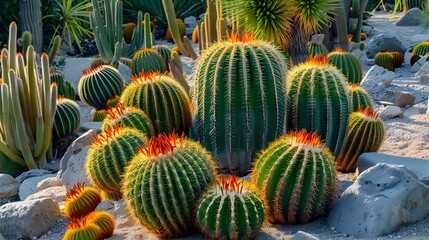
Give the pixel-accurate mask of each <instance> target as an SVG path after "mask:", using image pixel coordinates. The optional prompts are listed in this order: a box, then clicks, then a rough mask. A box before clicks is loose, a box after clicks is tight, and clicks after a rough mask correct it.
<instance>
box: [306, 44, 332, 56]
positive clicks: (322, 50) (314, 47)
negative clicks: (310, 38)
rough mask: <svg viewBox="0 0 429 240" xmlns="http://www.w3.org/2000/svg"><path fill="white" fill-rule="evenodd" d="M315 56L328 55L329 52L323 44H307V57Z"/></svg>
mask: <svg viewBox="0 0 429 240" xmlns="http://www.w3.org/2000/svg"><path fill="white" fill-rule="evenodd" d="M317 54H322V55H325V56H326V55H328V54H329V51H328V49H327V48H326V47H325V46H324V45H323V44H318V43H313V42H310V43H308V55H309V56H312V57H315V56H316V55H317Z"/></svg>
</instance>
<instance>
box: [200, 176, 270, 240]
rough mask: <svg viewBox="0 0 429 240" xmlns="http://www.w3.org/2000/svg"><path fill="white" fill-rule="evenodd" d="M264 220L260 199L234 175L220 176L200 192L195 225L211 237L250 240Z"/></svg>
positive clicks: (245, 183)
mask: <svg viewBox="0 0 429 240" xmlns="http://www.w3.org/2000/svg"><path fill="white" fill-rule="evenodd" d="M264 219H265V212H264V205H263V203H262V201H261V199H260V198H259V197H258V196H257V195H256V194H255V192H253V190H252V188H251V186H249V184H247V182H244V181H243V180H238V179H237V178H236V177H235V176H234V175H233V176H230V177H228V178H226V177H224V176H222V180H220V181H219V183H217V184H214V185H213V186H211V187H210V188H209V190H208V191H207V192H206V193H204V194H203V196H202V197H201V200H200V204H199V205H198V208H197V222H198V225H199V227H200V229H201V231H202V232H203V233H204V234H205V235H207V236H208V237H209V238H211V239H251V238H252V237H253V236H254V235H255V234H256V233H257V232H258V231H259V230H260V228H261V226H262V223H263V222H264Z"/></svg>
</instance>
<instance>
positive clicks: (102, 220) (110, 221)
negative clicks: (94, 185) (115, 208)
mask: <svg viewBox="0 0 429 240" xmlns="http://www.w3.org/2000/svg"><path fill="white" fill-rule="evenodd" d="M86 221H87V222H90V223H94V224H95V225H97V226H98V227H100V229H101V231H102V233H103V239H107V238H110V237H111V236H113V231H114V230H115V219H114V218H113V216H112V215H111V214H110V213H108V212H106V211H93V212H91V213H90V214H88V215H87V216H86Z"/></svg>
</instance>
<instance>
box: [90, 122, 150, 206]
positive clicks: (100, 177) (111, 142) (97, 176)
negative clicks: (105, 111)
mask: <svg viewBox="0 0 429 240" xmlns="http://www.w3.org/2000/svg"><path fill="white" fill-rule="evenodd" d="M145 144H146V135H144V134H143V133H141V132H139V131H138V130H136V129H131V128H123V127H121V126H115V127H113V128H108V129H107V130H105V131H104V132H102V133H101V134H100V135H98V136H97V137H96V138H95V139H94V140H93V142H92V144H91V146H90V147H89V150H88V156H87V161H86V165H85V169H86V172H87V174H88V177H89V179H90V180H91V182H92V184H93V185H94V186H96V187H98V188H99V189H101V190H103V191H105V192H106V194H107V196H108V198H110V199H112V200H118V199H120V198H121V197H122V194H121V181H122V175H123V174H124V171H125V167H126V166H127V165H128V163H129V162H130V161H131V159H132V157H133V156H134V155H135V154H136V153H137V152H138V148H139V147H140V146H143V145H145Z"/></svg>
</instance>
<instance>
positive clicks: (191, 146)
mask: <svg viewBox="0 0 429 240" xmlns="http://www.w3.org/2000/svg"><path fill="white" fill-rule="evenodd" d="M213 175H214V166H213V161H212V158H211V155H210V153H209V152H207V150H205V149H204V148H203V147H201V145H199V144H198V143H197V142H193V141H190V140H188V139H184V137H183V135H182V137H178V136H176V135H175V134H174V133H173V134H170V135H168V136H167V135H165V134H160V135H158V136H157V137H153V138H151V139H150V140H149V141H148V145H147V147H143V148H140V152H139V153H138V154H137V155H136V156H135V157H134V158H133V160H132V161H131V163H130V164H129V165H128V167H127V169H126V171H125V176H124V181H123V193H124V198H125V200H126V202H127V206H128V210H129V212H130V213H131V215H132V216H133V217H134V218H135V220H136V222H138V223H140V224H142V225H143V226H145V227H146V228H147V229H148V230H149V231H150V232H152V233H154V234H155V235H157V236H159V237H162V238H165V237H178V236H182V235H186V234H189V233H190V232H191V231H192V230H193V229H194V228H195V208H196V207H197V201H198V199H199V197H200V196H201V194H202V193H203V192H204V191H205V189H206V188H207V186H208V185H209V184H210V182H211V181H212V180H213Z"/></svg>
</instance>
